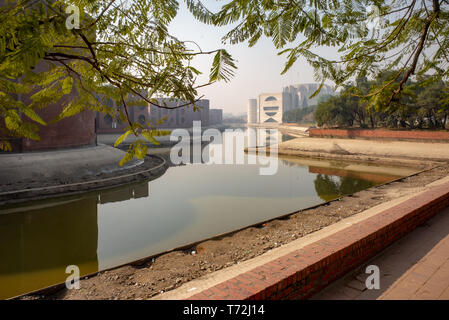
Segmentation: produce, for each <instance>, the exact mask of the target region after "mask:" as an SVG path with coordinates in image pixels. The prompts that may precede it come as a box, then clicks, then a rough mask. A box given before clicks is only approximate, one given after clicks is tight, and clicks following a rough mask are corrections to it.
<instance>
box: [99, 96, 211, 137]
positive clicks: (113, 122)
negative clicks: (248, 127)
mask: <svg viewBox="0 0 449 320" xmlns="http://www.w3.org/2000/svg"><path fill="white" fill-rule="evenodd" d="M157 100H158V104H159V105H166V106H167V107H169V108H174V109H164V108H159V107H158V106H155V105H153V104H151V105H150V106H148V105H147V104H144V105H140V106H132V107H129V108H128V113H129V117H130V118H131V121H133V122H138V123H142V124H144V123H146V122H148V121H149V122H150V123H151V124H152V125H155V126H156V124H157V122H158V120H159V119H162V118H164V117H166V120H165V121H164V122H163V123H162V124H159V125H157V126H156V127H158V128H191V127H192V125H193V121H201V125H202V126H203V127H205V126H209V100H206V99H202V100H199V101H197V102H196V103H195V105H196V106H197V107H198V108H199V110H197V111H193V106H192V105H188V106H185V107H181V108H176V107H177V106H180V105H183V104H185V102H184V101H180V100H171V99H169V98H158V99H157ZM108 103H110V106H111V107H114V108H115V109H116V105H115V102H114V101H112V100H110V101H109V102H108ZM126 126H127V123H122V122H121V121H120V119H119V117H118V114H117V116H116V117H111V116H110V115H104V114H101V113H97V133H122V132H124V130H125V128H126Z"/></svg>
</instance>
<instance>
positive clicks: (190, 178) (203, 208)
mask: <svg viewBox="0 0 449 320" xmlns="http://www.w3.org/2000/svg"><path fill="white" fill-rule="evenodd" d="M254 156H255V155H245V157H254ZM247 160H248V159H246V160H245V164H244V165H210V164H192V165H183V166H177V167H171V168H169V169H168V170H167V172H166V173H165V174H164V175H163V176H162V177H160V178H158V179H156V180H153V181H151V193H150V192H149V190H150V189H149V188H150V185H149V183H143V184H138V185H130V186H125V187H121V188H116V189H113V190H108V191H101V192H97V193H87V194H84V195H81V196H73V197H66V198H56V199H50V200H45V201H38V202H32V203H28V204H21V205H16V206H8V207H3V208H0V256H1V260H0V298H8V297H12V296H16V295H19V294H23V293H26V292H29V291H33V290H36V289H39V288H43V287H47V286H50V285H52V284H56V283H61V282H64V281H65V279H66V277H67V276H68V274H66V273H65V268H66V266H68V265H72V264H75V265H78V266H79V267H80V271H81V273H82V275H85V274H89V273H92V272H96V271H98V270H104V269H106V268H111V267H114V266H117V265H121V264H124V263H127V262H130V261H134V260H138V259H142V258H145V257H148V256H151V255H155V254H157V253H160V252H164V251H167V250H170V249H172V248H176V247H180V246H182V245H186V244H188V243H192V242H196V241H200V240H202V239H206V238H210V237H212V236H215V235H218V234H222V233H226V232H230V231H233V230H236V229H239V228H242V227H245V226H248V225H252V224H256V223H260V222H262V221H266V220H268V219H272V218H275V217H277V216H280V215H283V214H287V213H291V212H295V211H297V210H300V209H303V208H306V207H309V206H312V205H316V204H319V203H322V202H323V200H324V201H328V200H332V199H334V198H337V197H340V196H342V195H344V194H348V193H354V192H356V191H359V190H363V189H365V188H368V187H371V186H373V185H376V184H379V183H382V182H386V181H391V180H393V179H395V178H398V177H400V176H404V175H407V174H411V173H413V171H412V170H410V169H404V168H395V167H379V166H372V165H364V164H349V163H341V162H329V161H322V160H320V161H318V160H313V159H299V158H290V157H284V158H280V161H279V169H278V172H277V174H276V175H273V176H261V175H259V174H258V173H259V168H260V167H259V166H258V165H251V164H248V163H249V162H248V161H247ZM253 163H257V162H253Z"/></svg>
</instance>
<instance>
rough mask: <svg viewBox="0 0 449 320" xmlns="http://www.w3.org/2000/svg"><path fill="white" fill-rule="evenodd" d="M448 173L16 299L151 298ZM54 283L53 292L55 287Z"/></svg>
mask: <svg viewBox="0 0 449 320" xmlns="http://www.w3.org/2000/svg"><path fill="white" fill-rule="evenodd" d="M448 175H449V164H447V163H445V164H438V166H437V167H434V168H432V169H428V170H426V171H424V172H422V173H419V174H416V175H413V176H410V177H405V178H402V179H400V180H398V181H395V182H390V183H387V184H384V185H381V186H377V187H372V188H369V189H366V190H364V191H360V192H357V193H355V194H353V195H350V196H346V197H342V198H340V199H338V200H334V201H332V202H330V203H327V204H323V205H320V206H317V207H315V208H312V209H305V210H302V211H299V212H296V213H293V214H291V215H289V216H286V217H283V218H278V219H275V220H272V221H270V222H267V223H265V224H262V225H259V226H257V227H249V228H246V229H243V230H241V231H237V232H234V233H231V234H228V235H226V236H222V237H219V238H216V239H214V240H208V241H204V242H201V243H199V244H197V245H195V246H193V247H190V248H185V249H183V250H176V251H172V252H169V253H165V254H162V255H159V256H157V257H155V258H153V259H149V260H141V261H140V262H139V263H136V264H134V265H126V266H123V267H119V268H115V269H112V270H109V271H104V272H100V273H98V274H97V275H94V276H91V277H88V278H86V279H82V280H81V282H80V286H81V288H80V289H79V290H66V289H65V288H62V289H59V288H54V290H53V291H52V292H50V291H47V292H40V293H38V294H34V295H27V296H23V297H21V299H112V300H116V299H150V298H153V297H155V296H157V295H158V294H160V293H162V292H166V291H169V290H172V289H175V288H177V287H179V286H181V285H182V284H183V283H185V282H188V281H190V280H193V279H197V278H199V277H201V276H203V275H207V274H208V273H211V272H213V271H216V270H220V269H223V268H226V267H229V266H231V265H234V264H236V263H239V262H242V261H245V260H248V259H251V258H253V257H256V256H259V255H261V254H263V253H265V252H267V251H269V250H271V249H273V248H275V247H279V246H281V245H283V244H286V243H288V242H291V241H293V240H295V239H298V238H300V237H302V236H304V235H306V234H310V233H312V232H314V231H317V230H320V229H322V228H324V227H326V226H328V225H331V224H333V223H335V222H337V221H339V220H341V219H343V218H346V217H349V216H352V215H354V214H357V213H360V212H362V211H364V210H366V209H369V208H371V207H373V206H376V205H378V204H380V203H383V202H387V201H389V200H392V199H395V198H397V197H400V196H404V195H407V194H411V193H413V192H416V191H418V190H419V189H420V188H423V187H424V186H425V185H426V184H429V183H431V182H433V181H435V180H438V179H440V178H443V177H445V176H448ZM57 289H59V290H58V291H56V292H55V290H57Z"/></svg>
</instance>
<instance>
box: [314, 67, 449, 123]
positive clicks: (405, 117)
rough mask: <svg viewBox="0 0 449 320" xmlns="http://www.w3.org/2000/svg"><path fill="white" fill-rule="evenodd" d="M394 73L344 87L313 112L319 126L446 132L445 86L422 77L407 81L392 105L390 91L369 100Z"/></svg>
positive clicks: (448, 97)
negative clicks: (443, 130) (375, 89)
mask: <svg viewBox="0 0 449 320" xmlns="http://www.w3.org/2000/svg"><path fill="white" fill-rule="evenodd" d="M393 72H394V71H385V72H382V73H381V75H380V76H379V77H377V79H375V80H369V81H368V80H367V79H366V78H364V79H359V80H358V81H356V83H355V84H350V85H345V86H344V88H343V90H342V91H340V93H339V95H337V96H333V97H330V98H328V99H326V100H324V101H321V102H319V103H318V105H317V108H316V110H315V120H316V122H317V124H318V126H328V127H335V126H339V127H352V126H360V127H362V128H376V127H387V128H408V129H424V128H428V129H445V128H446V127H447V125H448V118H449V86H448V83H446V82H443V81H438V82H434V81H429V78H428V77H422V78H421V79H418V80H417V81H408V82H407V84H406V85H405V86H404V89H403V91H402V92H401V94H400V95H398V97H396V98H395V99H394V100H393V101H391V102H390V101H389V99H390V96H391V93H390V92H389V91H390V90H384V92H381V93H380V94H379V95H378V98H377V99H375V100H372V99H369V98H370V93H372V90H373V88H378V87H379V86H381V87H382V84H383V83H385V82H386V81H387V79H390V78H391V74H392V73H393Z"/></svg>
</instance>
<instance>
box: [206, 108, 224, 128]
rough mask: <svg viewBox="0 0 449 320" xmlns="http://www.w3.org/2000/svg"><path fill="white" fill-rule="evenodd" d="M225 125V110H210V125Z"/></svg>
mask: <svg viewBox="0 0 449 320" xmlns="http://www.w3.org/2000/svg"><path fill="white" fill-rule="evenodd" d="M222 123H223V110H222V109H210V110H209V124H210V125H214V124H222Z"/></svg>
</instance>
